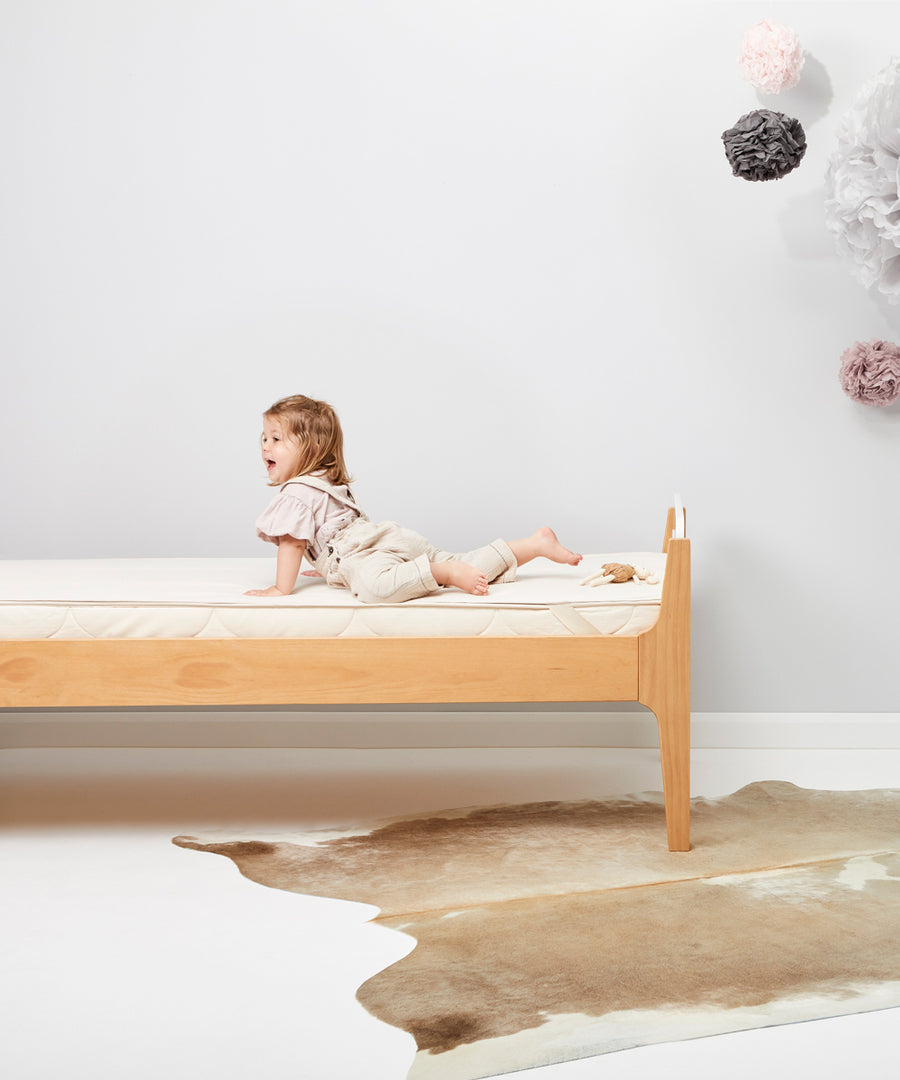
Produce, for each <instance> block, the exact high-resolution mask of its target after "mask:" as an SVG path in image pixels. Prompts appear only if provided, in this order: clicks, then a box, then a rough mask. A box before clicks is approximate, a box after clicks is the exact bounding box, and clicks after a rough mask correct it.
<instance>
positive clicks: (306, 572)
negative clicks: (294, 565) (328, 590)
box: [302, 570, 322, 577]
mask: <svg viewBox="0 0 900 1080" xmlns="http://www.w3.org/2000/svg"><path fill="white" fill-rule="evenodd" d="M302 576H303V577H321V576H322V575H321V574H320V573H319V571H318V570H304V571H303V572H302Z"/></svg>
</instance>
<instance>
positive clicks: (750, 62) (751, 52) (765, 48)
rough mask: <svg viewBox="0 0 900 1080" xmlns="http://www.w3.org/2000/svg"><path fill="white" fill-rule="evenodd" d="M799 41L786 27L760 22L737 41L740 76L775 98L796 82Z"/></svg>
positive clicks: (800, 51) (800, 53) (799, 64)
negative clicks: (739, 43) (738, 44)
mask: <svg viewBox="0 0 900 1080" xmlns="http://www.w3.org/2000/svg"><path fill="white" fill-rule="evenodd" d="M803 60H804V56H803V49H802V48H801V47H800V39H799V38H798V37H797V35H796V34H795V33H794V31H793V30H791V28H790V27H789V26H782V24H781V23H777V22H771V21H770V20H769V19H763V21H762V22H759V23H757V24H756V26H751V27H750V29H749V30H748V31H747V32H746V33H745V34H744V38H743V40H742V41H741V55H740V57H739V58H738V64H739V65H740V69H741V74H742V75H743V76H744V78H745V79H746V80H747V81H748V82H749V83H750V84H751V85H753V86H755V87H756V88H757V89H758V90H762V91H763V93H766V94H778V93H780V92H781V91H782V90H790V89H791V87H792V86H796V85H797V83H798V82H799V81H800V71H801V69H802V68H803Z"/></svg>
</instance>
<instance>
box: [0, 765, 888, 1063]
mask: <svg viewBox="0 0 900 1080" xmlns="http://www.w3.org/2000/svg"><path fill="white" fill-rule="evenodd" d="M0 773H2V775H0V779H2V781H3V807H2V810H3V815H2V816H3V821H4V822H5V823H6V824H5V827H4V829H3V832H2V834H0V845H2V850H0V865H2V867H3V870H2V875H3V876H2V894H3V899H2V904H3V911H4V925H5V929H6V933H5V935H4V939H5V940H4V946H3V949H4V953H5V954H6V955H5V956H4V957H3V958H2V970H3V973H4V974H3V984H4V985H3V999H2V1000H0V1010H2V1011H0V1015H2V1016H3V1021H4V1023H3V1027H4V1029H5V1034H4V1037H3V1039H2V1040H0V1047H2V1049H0V1070H2V1074H3V1075H4V1076H5V1077H9V1078H10V1080H51V1078H52V1080H57V1078H67V1080H69V1078H71V1080H81V1078H82V1077H83V1078H85V1080H88V1078H90V1080H156V1078H162V1077H165V1078H166V1080H182V1078H183V1080H188V1078H190V1080H206V1078H210V1080H212V1078H215V1080H238V1078H244V1077H254V1078H257V1077H258V1078H269V1077H272V1078H279V1080H281V1078H285V1080H287V1078H292V1080H356V1078H360V1080H403V1078H404V1077H405V1076H406V1070H407V1068H408V1066H409V1063H410V1061H411V1059H412V1055H413V1046H412V1041H411V1039H410V1038H409V1036H407V1035H405V1034H404V1033H402V1032H399V1031H396V1030H393V1029H391V1028H388V1027H387V1026H385V1025H384V1024H381V1023H380V1022H379V1021H376V1020H374V1019H373V1018H372V1017H370V1016H369V1015H368V1014H367V1013H366V1012H365V1011H364V1010H363V1009H362V1008H361V1007H360V1006H358V1005H357V1004H356V1002H355V998H354V993H355V990H356V988H357V987H358V986H359V984H360V983H361V982H363V981H364V980H365V979H366V978H368V977H369V976H371V975H372V974H374V973H375V972H376V971H378V970H380V969H381V968H383V967H385V966H387V965H388V964H389V963H392V962H394V961H395V960H397V959H399V957H401V956H402V955H404V953H405V952H406V951H408V949H409V948H410V942H409V940H408V939H406V938H404V937H402V936H401V935H397V934H395V933H393V932H391V931H389V930H386V929H384V928H382V927H378V926H375V925H372V924H370V923H368V922H366V919H367V918H369V917H371V915H373V914H374V913H375V911H374V909H373V908H369V907H366V906H365V905H360V904H349V903H342V902H336V901H330V900H324V899H318V898H310V897H304V896H299V895H293V894H289V893H284V892H280V891H277V890H270V889H266V888H263V887H261V886H259V885H256V884H254V883H252V882H250V881H247V880H246V879H244V878H242V877H241V876H240V875H239V874H238V873H237V871H236V870H235V868H234V866H233V864H232V863H231V862H230V860H228V859H225V858H222V857H220V856H214V855H205V854H202V853H198V852H194V851H187V850H183V849H180V848H176V847H174V846H173V845H172V844H171V843H170V839H171V837H172V836H173V835H176V834H177V833H181V832H190V831H191V828H192V827H193V826H197V825H201V824H215V823H219V824H222V823H228V824H230V823H234V822H246V823H251V822H260V821H267V822H270V823H277V824H282V825H286V824H288V823H292V824H296V825H298V826H300V827H304V828H306V827H310V826H312V827H316V826H324V825H331V824H338V823H350V822H353V821H357V820H360V819H363V820H371V819H373V818H379V817H386V816H391V815H393V814H398V813H407V812H413V811H419V810H429V809H441V808H445V807H450V806H467V805H474V804H491V803H496V802H503V801H526V800H531V799H556V798H584V797H601V796H603V795H612V794H621V793H624V792H633V791H642V790H656V789H658V788H659V762H658V755H657V753H656V752H655V751H653V750H647V749H642V750H625V749H565V750H545V749H528V750H489V749H479V750H460V749H456V750H434V749H430V750H405V751H404V750H366V751H336V750H244V751H238V750H223V751H216V750H211V749H206V750H135V749H132V750H97V749H95V750H12V751H6V752H5V753H4V755H3V756H2V757H0ZM763 779H779V780H790V781H792V782H794V783H796V784H799V785H801V786H805V787H822V788H839V789H852V788H866V787H895V788H896V787H900V749H890V750H855V751H852V750H808V749H805V750H787V749H782V750H777V751H766V750H740V749H733V750H703V749H699V750H696V751H695V753H694V762H693V790H694V793H695V794H705V795H715V794H723V793H726V792H729V791H733V790H736V789H737V788H739V787H741V786H742V785H743V784H746V783H749V782H751V781H753V780H763ZM898 919H900V916H898ZM898 928H900V923H898ZM824 947H827V942H823V948H824ZM898 1025H900V1011H898V1010H890V1011H887V1012H880V1013H869V1014H865V1015H860V1016H851V1017H844V1018H839V1019H835V1020H828V1021H820V1022H815V1023H809V1024H798V1025H790V1026H786V1027H780V1028H769V1029H766V1030H763V1031H753V1032H745V1033H740V1034H735V1035H729V1036H722V1037H718V1038H711V1039H702V1040H697V1041H694V1042H687V1043H674V1044H673V1043H669V1044H664V1045H661V1046H651V1047H645V1048H642V1049H638V1050H630V1051H625V1052H622V1053H618V1054H611V1055H607V1056H605V1057H602V1058H594V1059H590V1060H586V1061H581V1062H575V1063H569V1064H566V1065H558V1066H550V1067H547V1068H544V1069H536V1070H531V1071H529V1072H528V1073H521V1074H516V1075H517V1076H521V1077H523V1078H525V1077H527V1080H583V1078H586V1077H603V1078H604V1080H636V1078H638V1077H640V1078H642V1080H646V1078H648V1077H650V1078H653V1077H666V1078H667V1080H678V1078H688V1077H690V1078H691V1080H706V1078H713V1077H715V1078H717V1080H718V1078H720V1077H722V1076H726V1075H727V1076H728V1077H729V1078H732V1080H743V1078H747V1080H750V1078H751V1077H752V1078H753V1080H759V1077H760V1076H761V1075H762V1076H765V1077H767V1080H778V1078H781V1077H788V1076H790V1077H794V1076H795V1075H798V1074H799V1075H814V1076H818V1077H825V1078H830V1077H844V1076H851V1075H853V1074H856V1075H893V1072H894V1070H895V1069H896V1037H897V1032H898Z"/></svg>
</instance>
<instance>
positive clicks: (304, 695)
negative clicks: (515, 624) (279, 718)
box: [0, 637, 638, 709]
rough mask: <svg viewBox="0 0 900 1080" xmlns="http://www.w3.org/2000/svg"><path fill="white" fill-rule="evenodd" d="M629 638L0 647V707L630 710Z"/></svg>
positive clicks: (632, 648) (632, 651) (633, 676)
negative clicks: (535, 706)
mask: <svg viewBox="0 0 900 1080" xmlns="http://www.w3.org/2000/svg"><path fill="white" fill-rule="evenodd" d="M637 642H638V639H637V638H636V637H583V638H569V637H566V638H560V637H523V638H479V637H475V638H470V637H460V638H437V637H435V638H302V639H290V638H274V639H273V638H266V639H256V640H254V639H246V638H245V639H232V638H229V639H224V640H219V639H210V638H187V639H169V638H164V639H128V640H123V639H103V640H92V641H80V640H75V641H20V642H8V641H7V642H2V643H0V706H2V707H4V708H20V709H21V708H71V707H77V706H90V707H94V708H97V707H111V706H115V707H119V708H129V707H132V708H133V707H137V706H152V705H158V706H161V705H168V706H172V705H182V706H191V705H194V706H199V705H284V704H290V705H300V704H310V705H313V704H380V703H387V704H390V703H405V702H448V703H449V702H494V701H496V702H510V701H633V700H634V698H635V696H636V694H637V653H638V644H637Z"/></svg>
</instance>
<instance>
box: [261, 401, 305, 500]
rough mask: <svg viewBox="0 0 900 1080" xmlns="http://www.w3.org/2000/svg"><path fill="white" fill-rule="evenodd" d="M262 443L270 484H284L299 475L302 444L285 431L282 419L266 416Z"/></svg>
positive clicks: (263, 457)
mask: <svg viewBox="0 0 900 1080" xmlns="http://www.w3.org/2000/svg"><path fill="white" fill-rule="evenodd" d="M261 445H262V459H263V464H264V465H265V467H266V471H267V472H268V474H269V483H270V484H283V483H284V482H285V481H287V480H291V479H293V478H294V477H295V476H296V475H297V469H298V466H299V463H300V446H299V444H298V443H297V441H296V440H295V439H293V438H292V437H291V436H290V435H288V434H287V433H286V432H285V430H284V427H283V425H282V423H281V421H280V420H278V419H277V418H275V417H273V418H271V419H269V417H264V419H263V433H262V440H261Z"/></svg>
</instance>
